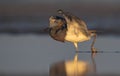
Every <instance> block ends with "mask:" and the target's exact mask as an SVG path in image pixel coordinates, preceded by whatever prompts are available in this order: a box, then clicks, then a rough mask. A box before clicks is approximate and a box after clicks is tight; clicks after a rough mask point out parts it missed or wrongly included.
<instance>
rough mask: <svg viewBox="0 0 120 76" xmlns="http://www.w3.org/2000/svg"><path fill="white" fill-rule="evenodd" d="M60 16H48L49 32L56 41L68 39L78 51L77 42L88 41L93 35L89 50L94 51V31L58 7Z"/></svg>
mask: <svg viewBox="0 0 120 76" xmlns="http://www.w3.org/2000/svg"><path fill="white" fill-rule="evenodd" d="M57 13H58V14H60V15H61V16H51V17H50V18H49V22H50V26H49V28H50V29H49V34H50V36H51V37H52V38H53V39H55V40H57V41H61V42H64V41H69V42H72V43H73V44H74V46H75V48H76V52H78V51H79V50H78V43H79V42H84V41H88V40H90V39H91V37H94V39H93V42H92V44H91V52H92V53H96V52H97V51H96V49H95V48H94V44H95V41H96V36H97V35H96V31H95V30H88V28H87V25H86V23H85V22H84V21H83V20H81V19H80V18H78V17H77V16H74V15H72V14H70V13H68V12H64V11H63V10H61V9H59V10H58V11H57Z"/></svg>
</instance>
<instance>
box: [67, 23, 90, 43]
mask: <svg viewBox="0 0 120 76" xmlns="http://www.w3.org/2000/svg"><path fill="white" fill-rule="evenodd" d="M89 39H90V37H89V36H86V35H84V34H83V33H82V32H81V31H80V29H79V26H78V25H77V24H74V25H70V26H69V27H68V30H67V32H66V36H65V40H66V41H70V42H83V41H87V40H89Z"/></svg>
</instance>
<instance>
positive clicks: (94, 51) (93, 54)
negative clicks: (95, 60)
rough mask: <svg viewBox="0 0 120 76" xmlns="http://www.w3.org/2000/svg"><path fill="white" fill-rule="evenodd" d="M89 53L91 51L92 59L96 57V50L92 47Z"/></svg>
mask: <svg viewBox="0 0 120 76" xmlns="http://www.w3.org/2000/svg"><path fill="white" fill-rule="evenodd" d="M91 51H92V56H93V57H94V56H95V55H96V53H97V49H96V48H94V47H92V48H91Z"/></svg>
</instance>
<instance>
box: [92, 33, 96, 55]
mask: <svg viewBox="0 0 120 76" xmlns="http://www.w3.org/2000/svg"><path fill="white" fill-rule="evenodd" d="M92 36H93V37H94V39H93V42H92V44H91V51H92V55H93V56H94V55H95V54H96V53H97V50H96V48H94V44H95V41H96V37H97V34H96V33H92Z"/></svg>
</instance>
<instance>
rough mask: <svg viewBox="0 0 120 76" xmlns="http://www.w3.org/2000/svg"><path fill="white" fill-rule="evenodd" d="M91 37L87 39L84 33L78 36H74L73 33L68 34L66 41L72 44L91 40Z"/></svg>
mask: <svg viewBox="0 0 120 76" xmlns="http://www.w3.org/2000/svg"><path fill="white" fill-rule="evenodd" d="M89 39H90V38H89V37H86V36H85V35H83V34H82V33H79V34H78V35H75V34H72V33H67V34H66V37H65V40H66V41H70V42H83V41H87V40H89Z"/></svg>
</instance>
